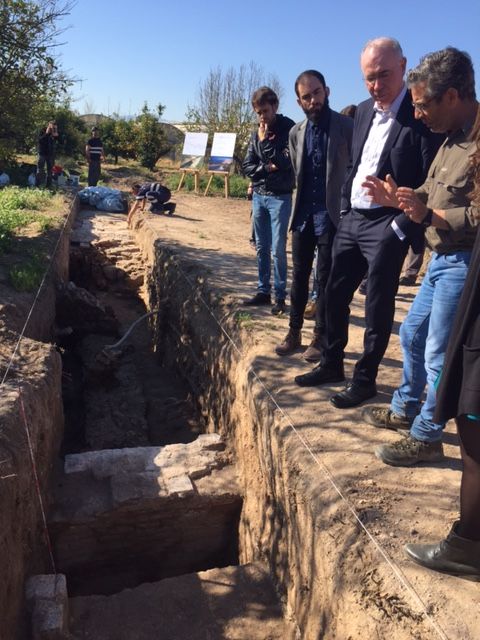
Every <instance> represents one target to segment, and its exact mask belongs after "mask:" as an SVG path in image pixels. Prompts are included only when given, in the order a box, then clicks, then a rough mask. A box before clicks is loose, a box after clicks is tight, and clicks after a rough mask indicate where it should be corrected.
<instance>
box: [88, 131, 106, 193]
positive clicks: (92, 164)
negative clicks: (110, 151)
mask: <svg viewBox="0 0 480 640" xmlns="http://www.w3.org/2000/svg"><path fill="white" fill-rule="evenodd" d="M85 155H86V156H87V160H88V186H89V187H96V186H97V182H98V181H99V179H100V170H101V163H102V160H105V156H104V154H103V144H102V141H101V139H100V138H99V137H98V129H97V127H92V137H91V138H90V140H89V141H88V142H87V146H86V147H85Z"/></svg>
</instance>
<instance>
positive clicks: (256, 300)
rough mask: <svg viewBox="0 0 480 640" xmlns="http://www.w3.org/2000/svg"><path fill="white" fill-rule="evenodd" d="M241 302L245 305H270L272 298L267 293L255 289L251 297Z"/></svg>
mask: <svg viewBox="0 0 480 640" xmlns="http://www.w3.org/2000/svg"><path fill="white" fill-rule="evenodd" d="M243 304H244V306H246V307H260V306H262V305H271V304H272V298H271V297H270V294H269V293H262V291H257V293H256V294H255V295H254V296H253V298H249V299H248V300H244V301H243Z"/></svg>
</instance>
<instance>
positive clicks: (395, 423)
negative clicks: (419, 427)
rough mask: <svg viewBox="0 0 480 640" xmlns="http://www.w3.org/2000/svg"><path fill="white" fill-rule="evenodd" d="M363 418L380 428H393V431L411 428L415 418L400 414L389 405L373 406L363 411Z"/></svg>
mask: <svg viewBox="0 0 480 640" xmlns="http://www.w3.org/2000/svg"><path fill="white" fill-rule="evenodd" d="M362 418H363V419H364V420H365V422H368V424H373V426H374V427H377V428H378V429H392V431H402V430H404V429H407V430H410V427H411V426H412V422H413V420H412V419H411V418H407V417H405V416H399V415H398V413H394V412H393V411H392V410H391V409H389V408H388V407H378V406H375V405H373V406H371V407H365V409H364V410H363V411H362Z"/></svg>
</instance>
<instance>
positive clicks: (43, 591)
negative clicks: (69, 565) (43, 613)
mask: <svg viewBox="0 0 480 640" xmlns="http://www.w3.org/2000/svg"><path fill="white" fill-rule="evenodd" d="M25 598H26V600H27V604H28V605H29V606H30V605H32V606H33V603H34V602H35V601H36V600H57V601H59V602H62V601H63V602H66V601H67V599H68V594H67V580H66V578H65V576H64V575H63V574H61V573H58V574H57V575H54V574H41V575H38V576H31V577H30V578H28V579H27V581H26V584H25Z"/></svg>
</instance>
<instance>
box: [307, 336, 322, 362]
mask: <svg viewBox="0 0 480 640" xmlns="http://www.w3.org/2000/svg"><path fill="white" fill-rule="evenodd" d="M303 359H304V360H306V361H307V362H320V360H321V359H322V339H321V337H320V335H319V334H318V333H314V334H313V338H312V341H311V343H310V345H309V346H308V347H307V349H306V350H305V351H304V353H303Z"/></svg>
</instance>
